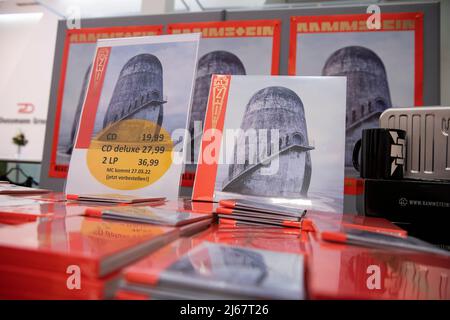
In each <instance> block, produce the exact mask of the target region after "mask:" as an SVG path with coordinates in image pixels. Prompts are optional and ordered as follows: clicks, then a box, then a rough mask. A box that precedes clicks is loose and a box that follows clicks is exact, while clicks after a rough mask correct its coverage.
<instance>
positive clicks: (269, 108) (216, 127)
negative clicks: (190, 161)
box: [192, 75, 346, 213]
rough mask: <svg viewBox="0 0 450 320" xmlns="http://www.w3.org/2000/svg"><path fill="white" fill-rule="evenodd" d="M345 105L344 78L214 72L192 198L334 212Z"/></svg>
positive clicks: (340, 182)
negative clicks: (239, 201)
mask: <svg viewBox="0 0 450 320" xmlns="http://www.w3.org/2000/svg"><path fill="white" fill-rule="evenodd" d="M324 92H326V94H323V93H324ZM345 106H346V79H345V77H283V76H278V77H277V76H225V75H223V76H221V75H214V76H213V78H212V83H211V90H210V94H209V101H208V108H207V113H206V118H205V128H204V133H203V138H202V144H201V154H200V157H199V160H198V166H197V172H196V178H195V182H194V190H193V196H192V198H193V199H194V200H204V201H218V200H220V199H226V198H228V199H229V198H233V199H240V198H241V199H242V198H247V199H251V200H257V201H265V200H269V201H271V202H272V203H279V204H283V203H284V204H287V205H290V204H292V205H294V206H296V205H300V206H301V207H302V208H304V209H308V208H310V209H311V208H313V209H320V210H326V211H333V212H337V213H341V212H342V208H343V186H344V170H343V168H344V150H345V147H344V146H345Z"/></svg>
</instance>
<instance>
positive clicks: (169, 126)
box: [66, 34, 199, 199]
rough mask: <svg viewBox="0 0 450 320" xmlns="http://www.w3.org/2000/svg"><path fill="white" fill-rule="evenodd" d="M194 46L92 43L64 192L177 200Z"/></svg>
mask: <svg viewBox="0 0 450 320" xmlns="http://www.w3.org/2000/svg"><path fill="white" fill-rule="evenodd" d="M198 41H199V34H184V35H161V36H153V37H136V38H123V39H109V40H107V39H105V40H99V41H98V42H97V49H96V54H95V57H94V60H93V71H92V72H91V76H90V81H89V84H88V90H87V93H86V98H85V102H84V106H83V109H82V112H81V117H80V124H79V129H78V131H77V138H76V140H75V146H74V149H73V152H72V157H71V161H70V169H69V174H68V179H67V184H66V194H75V195H80V194H83V195H89V194H111V193H114V194H122V195H129V196H138V197H166V198H167V199H176V198H177V197H178V187H179V180H180V176H181V169H182V160H183V152H184V149H185V148H184V144H185V143H186V139H184V138H185V134H186V128H187V121H188V115H189V110H190V105H191V104H190V102H191V96H192V87H193V82H194V74H195V69H196V64H197V50H198Z"/></svg>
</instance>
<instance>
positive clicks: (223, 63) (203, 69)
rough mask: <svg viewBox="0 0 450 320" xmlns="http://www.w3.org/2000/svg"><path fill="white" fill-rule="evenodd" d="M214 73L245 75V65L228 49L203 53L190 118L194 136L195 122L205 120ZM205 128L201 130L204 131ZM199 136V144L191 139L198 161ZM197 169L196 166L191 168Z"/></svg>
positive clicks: (193, 155) (198, 68) (195, 157)
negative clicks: (195, 143)
mask: <svg viewBox="0 0 450 320" xmlns="http://www.w3.org/2000/svg"><path fill="white" fill-rule="evenodd" d="M213 74H230V75H245V74H246V73H245V67H244V65H243V63H242V61H241V60H240V59H239V58H238V57H237V56H236V55H234V54H233V53H231V52H228V51H223V50H219V51H211V52H208V53H207V54H205V55H203V56H202V57H201V58H200V59H199V61H198V66H197V76H196V78H195V86H194V96H193V100H192V110H191V116H190V120H189V132H190V134H191V137H192V138H194V134H195V133H194V122H195V121H201V122H202V123H203V121H204V120H205V113H206V107H207V105H208V95H209V87H210V85H211V76H212V75H213ZM202 131H203V130H201V132H202ZM196 138H197V145H194V140H192V141H191V159H192V160H193V161H194V162H197V158H198V150H199V149H200V138H198V137H196ZM191 170H192V171H195V167H194V168H191Z"/></svg>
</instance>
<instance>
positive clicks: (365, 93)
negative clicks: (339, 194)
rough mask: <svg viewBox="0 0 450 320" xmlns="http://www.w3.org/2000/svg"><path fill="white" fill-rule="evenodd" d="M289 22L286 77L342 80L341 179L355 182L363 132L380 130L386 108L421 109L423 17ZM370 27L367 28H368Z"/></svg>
mask: <svg viewBox="0 0 450 320" xmlns="http://www.w3.org/2000/svg"><path fill="white" fill-rule="evenodd" d="M369 16H370V15H368V14H357V15H326V16H299V17H292V18H291V31H290V32H291V34H290V37H291V41H290V53H289V74H290V75H298V76H346V77H347V111H346V116H345V123H346V126H345V131H346V145H345V167H346V169H345V170H346V177H349V178H351V177H356V176H358V173H357V171H356V170H355V169H354V168H353V165H352V152H353V147H354V145H355V143H356V141H357V140H359V139H360V138H361V132H362V130H363V129H366V128H374V127H378V126H379V117H380V115H381V113H382V112H383V111H384V110H386V109H388V108H391V107H411V106H420V105H423V66H422V65H423V13H419V12H411V13H381V20H380V25H379V28H375V27H374V28H375V29H373V28H372V27H371V29H369V27H368V22H367V21H368V18H369ZM369 26H371V25H370V23H369Z"/></svg>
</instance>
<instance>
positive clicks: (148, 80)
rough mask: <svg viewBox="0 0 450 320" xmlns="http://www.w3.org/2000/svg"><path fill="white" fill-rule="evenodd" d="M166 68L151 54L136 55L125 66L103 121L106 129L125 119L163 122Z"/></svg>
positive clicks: (159, 123)
mask: <svg viewBox="0 0 450 320" xmlns="http://www.w3.org/2000/svg"><path fill="white" fill-rule="evenodd" d="M164 103H165V101H163V68H162V65H161V62H160V61H159V59H158V58H157V57H156V56H154V55H152V54H139V55H137V56H134V57H133V58H131V59H130V60H128V62H127V63H126V64H125V65H124V66H123V68H122V70H121V71H120V74H119V78H118V80H117V82H116V85H115V87H114V91H113V94H112V98H111V101H110V102H109V105H108V109H107V111H106V114H105V118H104V120H103V128H106V127H107V126H108V125H109V124H111V123H114V122H117V121H120V120H125V119H145V120H149V121H153V122H154V123H156V124H158V125H159V126H161V124H162V121H163V104H164Z"/></svg>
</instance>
